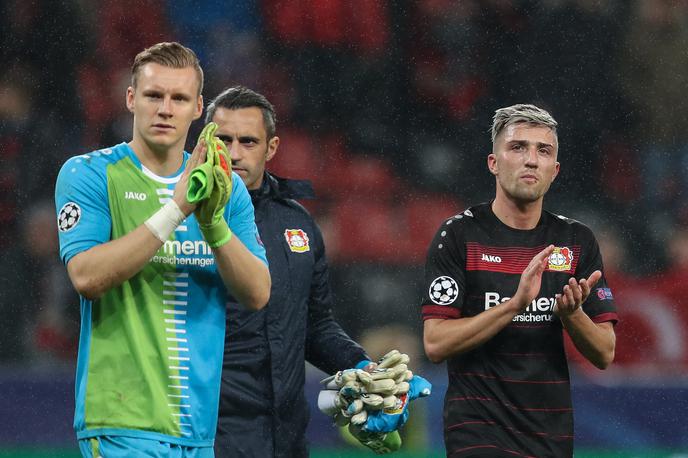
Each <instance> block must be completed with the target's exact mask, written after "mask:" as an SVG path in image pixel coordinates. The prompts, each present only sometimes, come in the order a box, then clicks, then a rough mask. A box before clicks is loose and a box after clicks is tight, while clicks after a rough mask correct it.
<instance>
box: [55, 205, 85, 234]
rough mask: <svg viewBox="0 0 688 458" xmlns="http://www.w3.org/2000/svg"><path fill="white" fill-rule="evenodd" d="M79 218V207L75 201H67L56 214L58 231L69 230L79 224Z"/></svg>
mask: <svg viewBox="0 0 688 458" xmlns="http://www.w3.org/2000/svg"><path fill="white" fill-rule="evenodd" d="M80 219H81V207H79V205H77V204H76V202H67V203H66V204H64V205H63V206H62V208H61V209H60V213H59V214H58V215H57V228H58V229H59V230H60V232H68V231H71V230H72V229H74V228H75V227H76V225H77V224H79V220H80Z"/></svg>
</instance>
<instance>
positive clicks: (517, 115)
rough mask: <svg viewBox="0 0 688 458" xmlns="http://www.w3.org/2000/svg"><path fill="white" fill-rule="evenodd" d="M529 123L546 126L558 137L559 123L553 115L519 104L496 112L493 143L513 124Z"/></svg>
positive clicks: (493, 121) (493, 119)
mask: <svg viewBox="0 0 688 458" xmlns="http://www.w3.org/2000/svg"><path fill="white" fill-rule="evenodd" d="M517 123H528V124H533V125H537V126H545V127H549V128H550V129H552V133H553V134H554V137H555V138H556V137H557V125H558V124H557V122H556V121H555V120H554V118H553V117H552V115H551V114H549V112H547V111H546V110H543V109H542V108H538V107H536V106H535V105H528V104H525V103H519V104H517V105H512V106H510V107H505V108H500V109H498V110H497V111H495V114H494V117H493V118H492V129H491V132H492V143H493V144H494V142H495V139H496V138H497V136H498V135H499V134H500V133H501V132H502V131H503V130H504V129H505V128H506V127H507V126H510V125H511V124H517Z"/></svg>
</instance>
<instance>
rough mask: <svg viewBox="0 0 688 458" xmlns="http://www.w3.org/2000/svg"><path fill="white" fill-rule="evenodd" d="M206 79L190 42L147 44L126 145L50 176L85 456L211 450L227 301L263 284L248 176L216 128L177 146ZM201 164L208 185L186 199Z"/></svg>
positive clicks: (132, 92) (132, 93)
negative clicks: (234, 164)
mask: <svg viewBox="0 0 688 458" xmlns="http://www.w3.org/2000/svg"><path fill="white" fill-rule="evenodd" d="M202 86H203V72H202V70H201V68H200V65H199V63H198V59H197V58H196V55H195V54H194V53H193V51H191V50H190V49H188V48H185V47H184V46H182V45H180V44H178V43H159V44H157V45H154V46H152V47H150V48H148V49H146V50H144V51H143V52H141V53H140V54H139V55H138V56H136V59H135V60H134V65H133V67H132V84H131V87H129V88H128V89H127V94H126V103H127V107H128V109H129V111H131V112H132V113H133V114H134V124H133V139H132V140H131V142H129V143H121V144H119V145H116V146H113V147H111V148H105V149H101V150H98V151H94V152H92V153H89V154H85V155H82V156H76V157H73V158H71V159H69V160H68V161H67V162H66V163H65V165H64V166H63V167H62V170H61V171H60V174H59V177H58V179H57V185H56V190H55V202H56V208H57V212H58V228H59V236H60V255H61V257H62V259H63V261H64V262H65V264H66V265H67V270H68V272H69V277H70V279H71V281H72V283H73V285H74V287H75V289H76V290H77V291H78V292H79V294H80V295H81V335H80V340H79V356H78V362H77V374H76V412H75V419H74V427H75V429H76V432H77V438H78V439H79V446H80V448H81V452H82V454H83V455H84V456H85V457H97V456H103V457H106V458H110V457H112V456H122V457H125V456H166V457H167V456H175V457H194V458H195V457H201V458H204V457H212V456H213V451H212V445H213V440H214V436H215V428H216V422H217V406H218V396H219V388H220V373H221V370H222V354H223V349H224V333H225V310H226V304H227V302H229V301H236V302H240V303H242V304H243V305H244V306H246V307H248V308H251V309H256V310H257V309H260V308H262V307H263V306H264V305H265V304H266V303H267V300H268V298H269V295H270V274H269V272H268V269H267V261H266V257H265V250H264V248H263V246H262V243H261V241H260V238H259V236H258V231H257V229H256V225H255V222H254V216H253V206H252V203H251V199H250V197H249V194H248V192H247V190H246V187H245V185H244V183H243V182H242V180H241V179H240V178H238V177H237V176H236V175H234V174H233V173H232V172H231V169H230V168H229V167H228V166H227V163H226V160H225V158H226V155H225V153H224V152H223V150H222V149H221V148H218V147H217V145H216V144H215V141H214V139H213V137H212V132H211V133H210V136H208V137H207V138H208V141H201V140H199V142H198V144H197V145H196V147H195V148H194V150H193V153H192V154H188V153H187V152H185V151H184V144H185V142H186V137H187V134H188V131H189V126H190V125H191V122H192V121H193V120H195V119H198V118H199V117H200V116H201V113H202V110H203V99H202V97H201V90H202ZM212 158H215V161H214V162H212V161H211V159H212ZM208 162H211V163H212V164H214V166H213V167H211V170H212V171H214V173H210V174H209V175H208V182H207V183H205V184H207V188H206V193H205V195H201V196H200V197H201V198H202V200H200V201H197V199H196V198H187V195H188V196H191V194H192V193H190V192H189V189H188V187H189V183H190V179H189V177H190V174H191V172H192V170H198V167H199V166H201V165H202V164H207V163H208ZM232 175H234V176H233V177H232ZM189 199H191V200H193V201H194V202H195V203H191V202H190V201H189Z"/></svg>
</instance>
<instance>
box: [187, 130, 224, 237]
mask: <svg viewBox="0 0 688 458" xmlns="http://www.w3.org/2000/svg"><path fill="white" fill-rule="evenodd" d="M216 130H217V124H215V123H214V122H211V123H208V125H207V126H205V128H203V131H202V132H201V136H200V138H199V141H200V139H201V138H202V139H204V140H205V143H206V145H207V148H208V152H207V153H206V154H207V156H206V161H205V163H203V164H201V165H199V166H198V167H196V168H195V169H194V170H192V171H191V176H190V177H189V189H188V191H187V200H188V201H189V202H190V203H196V202H200V203H199V205H198V207H196V211H195V212H194V213H195V215H196V219H197V220H198V224H199V226H200V227H201V232H202V233H203V237H204V238H205V240H206V242H208V245H210V247H211V248H217V247H220V246H222V245H224V244H225V243H227V242H229V240H230V239H231V238H232V232H231V231H230V230H229V226H228V225H227V221H225V218H224V213H225V207H226V206H227V203H228V202H229V198H230V196H231V194H232V168H231V164H232V161H231V159H230V157H229V153H228V151H227V147H226V146H225V144H224V143H223V142H222V140H220V139H219V138H217V137H215V131H216Z"/></svg>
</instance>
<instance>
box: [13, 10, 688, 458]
mask: <svg viewBox="0 0 688 458" xmlns="http://www.w3.org/2000/svg"><path fill="white" fill-rule="evenodd" d="M163 40H168V41H169V40H176V41H180V42H182V43H184V44H186V45H187V46H190V47H192V48H193V49H194V50H195V51H196V52H197V53H198V55H199V57H200V59H201V62H202V65H203V67H204V69H205V72H206V89H205V90H204V95H205V97H206V100H209V99H210V98H212V97H213V96H215V95H216V94H217V93H218V92H219V91H220V90H221V89H223V88H224V87H226V86H228V85H232V84H244V85H247V86H249V87H251V88H253V89H256V90H258V91H260V92H262V93H264V94H265V95H266V96H267V97H268V98H269V99H270V100H271V101H272V102H273V103H274V105H275V106H276V109H277V113H278V117H279V124H278V135H279V136H280V137H281V138H282V143H281V146H280V152H279V154H278V155H277V157H276V159H275V160H274V161H273V162H272V163H271V167H270V168H271V170H272V171H274V172H275V173H277V174H279V175H282V176H288V177H292V178H307V179H311V180H312V181H313V183H314V186H315V188H316V192H317V194H318V199H317V200H316V201H313V202H306V205H307V206H308V208H309V209H310V210H311V211H312V213H313V214H314V215H315V216H316V218H317V220H318V221H319V223H320V224H321V226H322V228H323V232H324V234H325V238H326V243H327V249H328V254H329V258H330V262H331V266H332V277H333V278H332V280H333V286H334V289H335V293H336V297H337V306H336V315H337V316H338V318H339V319H340V322H341V323H342V324H343V325H344V327H345V328H346V329H347V330H348V331H349V332H350V333H351V334H352V335H353V336H355V337H356V338H358V339H360V340H361V341H362V342H363V343H364V344H365V346H366V348H368V349H369V351H370V352H371V353H372V354H373V355H374V356H379V355H380V354H382V353H383V352H384V351H385V350H386V349H388V348H390V347H399V348H400V349H402V350H405V351H406V352H408V353H410V354H411V355H413V356H412V357H413V360H412V361H413V362H414V366H415V369H416V371H417V372H419V373H423V374H427V376H428V378H429V379H430V380H431V381H433V382H434V384H435V387H436V388H435V395H434V396H433V397H432V398H431V399H430V400H429V401H427V400H426V401H421V402H418V403H416V405H415V406H414V409H413V412H412V420H411V422H410V423H409V425H408V427H407V428H406V430H405V432H404V434H405V441H406V445H407V447H406V449H405V452H406V455H402V454H399V455H398V456H415V457H422V456H428V457H435V456H443V453H444V450H443V445H442V440H441V405H442V395H443V391H444V387H445V386H446V376H445V372H444V367H443V366H433V365H431V364H429V363H428V362H427V360H426V359H425V358H424V356H423V354H422V344H421V334H420V333H421V322H420V318H419V308H418V299H419V297H420V292H419V279H420V278H421V277H422V270H423V267H422V264H423V261H424V255H425V250H426V248H427V245H428V243H429V241H430V239H431V237H432V235H433V234H434V231H435V229H436V228H437V227H438V224H439V223H440V221H442V220H443V219H444V218H446V217H448V216H450V215H453V214H455V213H457V212H458V211H461V210H463V209H464V208H465V207H466V206H468V205H471V204H475V203H479V202H482V201H486V200H489V199H490V198H491V195H492V193H493V187H494V184H493V179H492V178H491V176H490V175H489V174H488V172H487V170H486V167H485V157H486V155H487V153H488V152H489V148H490V139H489V133H488V129H489V127H490V124H491V122H490V118H491V115H492V113H493V112H494V110H495V109H496V108H498V107H501V106H506V105H510V104H513V103H518V102H531V103H536V104H538V105H541V106H543V107H545V108H547V109H549V110H550V111H551V112H552V114H553V115H554V117H555V118H556V119H557V120H558V121H559V123H560V134H559V135H560V144H561V148H560V158H559V159H560V162H561V163H562V174H561V175H560V177H559V179H558V180H557V181H556V182H555V183H554V185H553V188H552V190H551V191H550V193H549V195H548V197H547V199H546V200H545V206H546V208H548V209H550V210H552V211H555V212H557V213H561V214H565V215H567V216H570V217H574V218H577V219H580V220H582V221H584V222H586V223H588V224H589V225H590V226H592V227H593V228H594V230H595V231H596V234H597V235H598V238H599V241H600V245H601V247H602V251H603V256H604V261H605V267H606V275H607V277H608V279H609V282H610V283H611V286H612V288H613V291H614V294H615V297H616V299H617V304H618V306H619V312H620V317H621V323H620V324H619V326H618V327H617V335H618V341H617V357H616V363H615V364H614V365H613V367H611V368H610V369H608V370H607V371H605V372H600V371H597V370H596V369H594V368H593V367H592V366H590V365H588V364H586V363H584V362H583V361H581V359H580V357H579V356H577V355H576V353H575V351H571V352H570V358H571V361H572V366H573V379H574V403H575V409H576V447H577V452H576V456H577V457H609V458H611V457H669V456H672V457H675V458H676V457H679V456H683V457H686V456H688V421H687V420H688V389H687V387H688V330H687V329H688V299H687V298H686V281H687V280H688V192H687V191H688V97H686V95H685V91H686V87H688V51H687V50H688V1H685V0H608V1H594V0H546V1H545V0H543V1H526V0H460V1H459V0H455V1H451V0H416V1H409V0H354V1H347V0H232V1H231V2H226V1H222V0H208V1H202V2H200V1H192V0H169V1H164V0H120V1H117V0H100V1H97V2H90V1H88V0H3V1H2V2H0V64H1V65H0V145H1V146H0V148H1V149H2V151H1V152H0V158H1V161H2V166H1V167H0V248H1V249H2V253H3V259H4V262H3V263H2V264H1V265H0V269H2V275H0V292H1V293H0V294H2V300H1V301H0V307H1V308H2V309H1V311H2V316H3V318H2V320H0V412H1V413H2V420H0V457H8V456H20V457H75V456H77V454H76V453H77V449H76V442H75V438H74V433H73V431H72V429H71V422H72V413H73V402H74V401H73V391H74V390H73V376H74V360H75V352H76V343H77V334H78V319H79V317H78V313H79V312H78V301H77V298H76V297H75V295H74V293H73V291H72V289H71V287H70V284H69V281H68V278H67V276H66V272H65V269H64V267H63V266H62V265H61V263H60V261H59V259H58V255H57V241H56V228H55V216H54V209H53V204H52V197H53V187H54V181H55V177H56V174H57V171H58V170H59V167H60V165H61V163H62V162H63V161H64V160H65V159H66V158H67V157H69V156H72V155H75V154H81V153H86V152H88V151H91V150H92V149H95V148H98V147H102V146H109V145H112V144H115V143H118V142H120V141H123V140H129V139H130V138H131V137H130V136H131V120H130V115H129V113H128V112H127V111H126V109H125V105H124V91H125V89H126V86H127V84H128V81H129V65H130V62H131V60H132V59H133V57H134V55H135V54H136V53H137V52H138V51H140V50H141V49H143V48H144V47H146V46H149V45H151V44H153V43H155V42H158V41H163ZM200 128H201V124H200V123H197V124H196V125H195V126H193V128H192V134H191V135H190V137H189V138H191V139H193V138H195V135H196V134H197V133H198V131H199V130H200ZM376 352H377V353H376ZM321 376H322V374H321V373H319V372H318V371H317V370H315V369H313V370H310V371H309V381H308V386H307V390H308V392H309V399H310V401H311V403H313V402H314V400H315V398H316V393H317V382H318V380H319V379H320V377H321ZM309 435H310V439H311V441H312V445H313V451H314V453H313V456H316V457H320V456H323V457H324V456H328V457H330V458H335V457H345V456H346V457H352V456H359V455H358V454H359V453H360V456H367V454H366V453H365V452H361V451H359V450H358V449H356V448H354V447H353V446H351V445H349V444H348V443H347V442H346V440H345V439H344V438H342V437H341V436H340V435H339V433H338V431H336V430H335V429H334V428H333V427H332V426H331V425H330V424H329V423H328V421H327V419H326V418H325V417H324V416H322V415H321V414H320V413H318V412H315V411H314V412H313V414H312V421H311V427H310V430H309Z"/></svg>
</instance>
